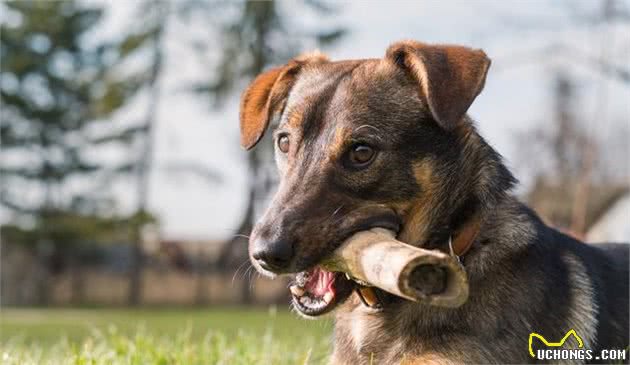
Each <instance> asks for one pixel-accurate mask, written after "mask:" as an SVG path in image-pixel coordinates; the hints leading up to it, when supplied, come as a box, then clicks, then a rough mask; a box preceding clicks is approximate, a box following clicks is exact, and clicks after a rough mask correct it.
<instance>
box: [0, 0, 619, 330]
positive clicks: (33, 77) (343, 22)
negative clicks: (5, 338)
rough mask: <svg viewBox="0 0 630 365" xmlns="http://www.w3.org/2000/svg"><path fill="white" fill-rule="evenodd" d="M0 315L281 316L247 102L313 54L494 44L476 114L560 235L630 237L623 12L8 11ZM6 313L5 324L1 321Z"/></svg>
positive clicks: (29, 7)
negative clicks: (256, 247)
mask: <svg viewBox="0 0 630 365" xmlns="http://www.w3.org/2000/svg"><path fill="white" fill-rule="evenodd" d="M0 22H1V29H0V36H1V41H2V42H1V47H0V70H1V71H0V72H1V73H0V92H1V106H0V112H1V113H0V132H1V135H0V137H1V140H0V142H1V144H0V149H1V155H0V173H1V186H0V201H1V208H0V222H1V224H2V227H1V231H0V232H1V263H0V264H1V277H0V279H1V280H0V283H1V286H0V304H1V305H2V306H3V307H7V306H8V307H20V306H28V307H32V306H38V307H42V306H53V307H77V306H78V307H82V306H98V307H106V306H114V307H128V306H145V307H146V306H149V307H151V306H200V307H204V308H212V306H225V305H229V304H239V305H259V306H260V305H267V304H271V303H279V304H283V305H284V304H285V303H286V302H287V300H286V298H287V293H286V292H287V290H286V286H285V283H284V282H282V281H275V282H274V281H269V280H265V279H261V278H259V277H258V276H257V275H256V274H255V273H254V272H253V270H252V268H251V266H250V265H249V263H248V261H247V245H246V242H247V235H248V234H249V232H250V229H251V227H252V222H254V221H255V219H256V217H258V216H259V215H260V214H261V212H262V210H263V209H264V207H265V204H266V201H267V199H268V197H269V195H270V194H271V193H272V192H273V190H274V186H275V183H276V175H275V167H274V165H273V161H272V158H271V153H272V148H271V144H270V143H262V144H259V145H258V147H257V148H256V149H254V150H253V151H252V152H250V153H245V152H244V151H242V150H241V149H240V146H239V142H238V141H239V131H238V100H239V96H240V93H241V91H242V90H243V89H244V88H245V87H246V85H247V84H248V82H250V81H251V80H252V78H253V77H254V76H255V75H257V74H258V73H260V72H261V71H263V70H265V69H267V68H268V67H271V66H273V65H278V64H282V63H284V62H286V61H287V60H288V59H289V58H291V57H293V56H295V55H297V54H299V53H301V52H303V51H308V50H313V49H316V48H318V49H320V50H321V51H323V52H324V53H327V54H328V55H329V56H330V57H331V58H332V59H344V58H370V57H382V56H383V55H384V53H385V49H386V48H387V46H388V45H389V44H391V43H392V42H394V41H396V40H400V39H416V40H421V41H425V42H433V43H457V44H464V45H468V46H471V47H474V48H483V49H484V50H485V52H486V53H487V54H488V55H489V57H490V58H491V59H492V67H491V68H490V72H489V76H488V80H487V82H486V87H485V90H484V91H483V92H482V94H481V95H480V96H479V97H478V99H477V101H476V102H475V103H474V104H473V106H472V108H471V109H470V111H469V114H470V115H471V116H472V117H473V118H474V119H475V120H476V121H477V126H478V128H479V130H480V132H481V134H482V135H483V136H485V137H486V138H487V140H489V142H490V143H491V144H492V145H493V146H494V147H495V148H496V149H497V150H498V151H499V152H501V153H502V154H503V155H504V156H505V158H506V160H507V163H508V165H509V166H510V168H511V169H512V170H513V171H514V173H515V175H516V176H517V177H518V178H519V180H520V181H521V184H520V186H519V188H518V190H517V194H518V195H519V196H521V197H522V199H523V200H525V201H527V202H528V203H529V204H530V205H532V206H533V207H534V208H535V209H536V210H537V211H538V213H539V214H540V215H541V216H542V217H543V218H544V219H545V220H546V221H547V222H548V223H549V224H552V225H554V226H556V227H558V228H560V229H562V230H564V231H565V232H568V233H570V234H572V235H574V236H576V237H579V238H581V239H585V240H586V241H589V242H596V241H604V240H608V241H625V242H628V241H630V226H629V225H628V222H630V195H629V194H628V188H629V183H630V179H629V176H630V175H629V168H630V166H629V162H628V155H629V143H630V1H615V0H585V1H568V0H566V1H562V0H558V1H534V0H532V1H475V2H471V1H426V2H411V1H404V2H394V1H387V2H385V1H382V2H376V1H373V2H363V1H361V2H359V1H355V2H342V3H337V2H334V3H333V2H328V1H323V0H302V1H295V2H289V1H281V2H262V1H261V2H243V1H234V2H223V1H220V2H219V1H201V0H178V1H166V0H163V1H140V0H138V1H96V0H94V1H92V0H90V1H71V0H63V1H10V2H2V3H1V4H0ZM5 320H6V319H5Z"/></svg>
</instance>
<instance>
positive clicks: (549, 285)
mask: <svg viewBox="0 0 630 365" xmlns="http://www.w3.org/2000/svg"><path fill="white" fill-rule="evenodd" d="M489 66H490V61H489V59H488V58H487V57H486V55H485V54H484V53H483V52H482V51H480V50H472V49H469V48H465V47H459V46H442V45H440V46H437V45H426V44H423V43H418V42H414V41H404V42H399V43H395V44H393V45H392V46H390V48H389V49H388V50H387V52H386V55H385V57H384V58H383V59H366V60H353V61H341V62H331V61H329V60H328V59H327V58H326V57H325V56H323V55H321V54H311V55H305V56H302V57H300V58H297V59H294V60H292V61H290V62H289V63H288V64H287V65H285V66H282V67H279V68H276V69H273V70H270V71H268V72H266V73H264V74H262V75H261V76H259V77H258V78H257V79H256V80H255V81H254V82H253V83H252V84H251V85H250V87H249V88H248V89H247V90H246V92H245V93H244V95H243V99H242V103H241V132H242V134H241V142H242V145H243V146H244V147H245V148H247V149H249V148H252V147H253V146H254V145H255V144H256V143H257V142H258V141H259V140H260V138H261V137H262V135H263V134H264V133H265V130H266V129H267V128H268V126H269V125H274V124H277V130H276V132H275V133H276V136H278V135H288V136H289V138H290V148H289V151H288V153H286V154H285V153H282V152H281V151H278V150H277V149H278V148H277V147H276V158H277V162H278V166H279V170H280V173H281V184H280V187H279V190H278V192H277V194H276V196H275V198H274V200H273V202H272V203H271V206H270V208H269V210H268V211H267V213H266V214H265V216H264V217H263V218H262V219H261V221H260V222H259V223H258V224H257V226H256V227H255V229H254V232H253V234H252V238H251V240H250V250H251V249H252V245H256V244H257V243H256V242H257V240H258V241H260V240H263V241H265V242H268V241H270V240H273V241H276V242H283V243H284V244H286V245H290V249H291V250H292V255H293V257H292V259H291V262H290V263H289V264H288V265H287V266H286V267H284V268H283V269H282V270H277V271H276V272H275V274H278V273H293V272H297V271H301V270H305V269H307V268H309V267H312V266H313V265H316V264H317V262H318V261H319V260H321V258H322V257H324V256H325V255H327V254H328V253H330V252H331V251H332V250H334V249H335V248H336V247H337V246H338V245H339V244H340V243H341V242H342V241H343V239H345V238H347V237H348V235H349V234H351V233H352V232H355V231H357V230H358V229H365V228H369V227H370V226H373V225H376V224H377V223H378V222H381V223H382V222H388V223H391V224H396V225H397V227H399V229H398V232H397V233H398V239H400V240H401V241H403V242H407V243H410V244H413V245H417V246H421V247H429V248H435V249H440V250H447V246H446V242H447V241H448V237H449V236H452V235H453V234H455V233H456V232H457V231H458V230H459V229H460V228H461V227H462V226H463V225H465V224H466V223H467V222H468V221H469V220H470V219H471V218H472V217H473V216H475V217H480V218H481V222H482V223H481V228H480V230H479V233H478V235H477V237H476V240H475V242H474V243H473V246H472V248H471V249H470V251H469V252H468V253H467V254H466V255H465V257H464V265H465V268H466V271H467V273H468V277H469V281H470V298H469V300H468V301H467V302H466V303H465V304H464V305H462V306H461V307H459V308H456V309H450V308H440V307H430V306H424V305H420V304H417V303H414V302H410V301H405V300H402V299H400V298H389V300H388V302H387V305H385V306H384V308H383V309H382V310H379V311H376V310H373V309H370V308H368V307H366V306H364V305H363V304H361V302H359V300H358V299H357V298H356V297H355V296H350V297H349V298H348V299H347V300H346V301H345V302H344V303H342V304H341V305H339V307H338V308H337V310H336V313H335V316H336V324H335V334H334V336H335V342H334V352H333V355H332V360H331V362H332V363H334V364H372V363H374V364H398V363H405V364H411V363H413V364H419V363H435V364H449V363H452V364H455V363H525V362H532V361H533V359H532V358H531V357H530V355H529V353H528V345H527V341H528V337H529V334H530V333H531V332H536V333H539V334H541V335H543V336H544V337H545V338H547V339H548V340H549V341H557V340H559V339H560V338H562V337H563V336H564V334H565V333H566V332H567V331H568V330H569V329H575V331H576V332H577V334H578V335H579V336H580V337H581V338H582V339H583V341H584V346H585V348H587V349H592V350H594V352H595V353H598V351H599V350H600V349H605V348H614V349H625V348H627V346H628V344H629V343H628V246H627V245H587V244H584V243H582V242H579V241H577V240H575V239H573V238H571V237H568V236H566V235H564V234H562V233H560V232H558V231H556V230H554V229H552V228H550V227H548V226H546V225H545V224H544V223H543V222H542V221H541V220H540V219H539V218H538V217H537V216H536V214H535V213H534V212H533V211H531V210H530V209H528V208H527V207H526V206H525V205H523V204H521V203H520V202H518V201H517V200H516V199H515V198H514V196H513V195H512V194H511V193H510V189H511V188H512V186H513V185H514V183H515V179H514V178H513V177H512V175H511V174H510V172H509V171H508V169H507V168H506V167H505V165H504V164H503V162H502V159H501V156H500V155H499V154H498V153H497V152H496V151H495V150H494V149H493V148H492V147H490V145H488V143H486V141H485V140H484V139H483V138H482V137H481V136H479V134H478V133H477V131H476V130H475V128H474V126H473V122H472V120H471V119H470V118H469V117H468V116H467V115H466V114H465V113H466V111H467V110H468V108H469V106H470V104H471V103H472V102H473V100H474V99H475V97H476V96H477V95H478V94H479V92H480V91H481V90H482V88H483V85H484V82H485V77H486V73H487V70H488V67H489ZM274 127H275V125H274ZM356 142H366V143H368V144H370V145H372V146H375V148H376V149H377V151H378V152H377V155H376V157H375V158H374V160H373V162H372V163H371V165H370V166H368V167H366V168H360V169H358V168H353V167H352V166H349V165H348V163H347V154H348V149H349V148H351V146H352V144H353V143H356ZM254 264H255V265H256V263H254ZM256 266H257V268H258V269H259V270H260V271H261V272H263V273H265V274H271V273H269V272H268V271H266V270H264V269H262V268H261V267H260V266H258V265H256Z"/></svg>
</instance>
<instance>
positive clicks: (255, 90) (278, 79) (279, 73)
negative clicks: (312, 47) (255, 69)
mask: <svg viewBox="0 0 630 365" xmlns="http://www.w3.org/2000/svg"><path fill="white" fill-rule="evenodd" d="M327 60H328V59H327V58H326V56H324V55H323V54H321V53H318V52H314V53H311V54H305V55H302V56H299V57H297V58H295V59H293V60H291V61H289V63H287V64H286V65H284V66H281V67H277V68H273V69H271V70H269V71H267V72H265V73H262V74H260V75H259V76H258V77H256V79H254V81H253V82H252V83H251V84H250V85H249V86H248V87H247V89H246V90H245V92H244V93H243V95H242V96H241V112H240V123H241V146H242V147H243V148H245V149H246V150H249V149H251V148H253V147H254V146H255V145H256V144H257V143H258V141H260V139H261V138H262V136H263V135H264V134H265V131H266V130H267V127H268V126H269V121H270V120H271V119H272V118H273V116H274V115H275V113H277V112H279V111H282V109H283V108H284V104H285V102H286V99H287V97H288V95H289V91H291V88H292V87H293V84H294V83H295V79H296V77H297V74H298V73H299V71H300V69H301V68H302V67H303V66H304V65H305V64H307V63H314V62H324V61H327Z"/></svg>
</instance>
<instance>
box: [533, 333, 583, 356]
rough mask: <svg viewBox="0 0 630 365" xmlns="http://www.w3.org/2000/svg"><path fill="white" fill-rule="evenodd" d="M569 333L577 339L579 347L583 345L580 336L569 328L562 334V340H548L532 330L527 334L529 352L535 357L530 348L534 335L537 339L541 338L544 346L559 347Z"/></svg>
mask: <svg viewBox="0 0 630 365" xmlns="http://www.w3.org/2000/svg"><path fill="white" fill-rule="evenodd" d="M571 335H573V337H575V339H576V340H577V342H578V347H579V348H582V347H584V342H582V339H581V338H580V336H578V334H577V333H575V330H574V329H571V330H570V331H569V332H567V334H566V335H564V337H562V340H560V341H559V342H549V341H547V340H546V339H545V338H544V337H543V336H541V335H539V334H538V333H534V332H532V333H530V334H529V354H530V355H532V357H533V358H536V355H535V354H534V350H533V349H532V341H533V340H534V337H536V338H537V339H539V340H541V341H542V342H543V343H544V344H545V346H547V347H560V346H562V345H564V343H565V342H566V340H567V339H568V338H569V336H571Z"/></svg>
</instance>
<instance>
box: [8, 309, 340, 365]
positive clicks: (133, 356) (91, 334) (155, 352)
mask: <svg viewBox="0 0 630 365" xmlns="http://www.w3.org/2000/svg"><path fill="white" fill-rule="evenodd" d="M331 330H332V326H331V323H330V322H328V321H307V320H304V319H301V318H298V317H297V315H295V314H293V313H289V312H287V311H276V310H274V309H273V308H272V309H270V310H254V309H206V310H201V309H199V310H196V309H151V310H146V309H145V310H129V309H2V310H1V311H0V363H2V364H77V365H82V364H86V365H87V364H143V365H144V364H164V365H167V364H169V365H170V364H226V365H227V364H229V365H232V364H324V363H326V360H327V356H328V352H329V343H330V333H331Z"/></svg>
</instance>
